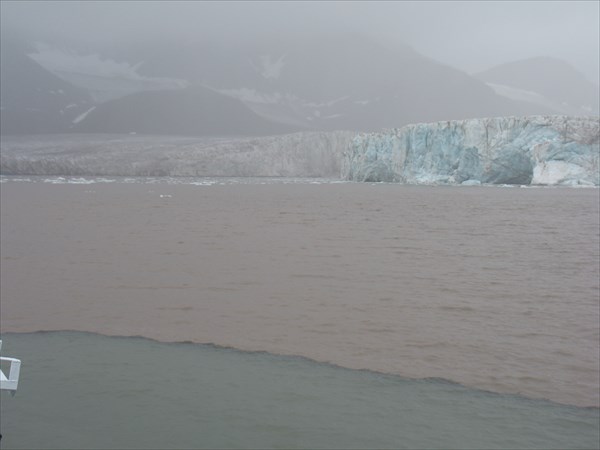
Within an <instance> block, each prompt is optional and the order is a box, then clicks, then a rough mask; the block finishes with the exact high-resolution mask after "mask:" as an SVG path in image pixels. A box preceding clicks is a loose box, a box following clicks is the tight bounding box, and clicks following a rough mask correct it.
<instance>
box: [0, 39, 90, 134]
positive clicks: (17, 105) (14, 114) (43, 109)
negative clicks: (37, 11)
mask: <svg viewBox="0 0 600 450" xmlns="http://www.w3.org/2000/svg"><path fill="white" fill-rule="evenodd" d="M29 50H30V49H29V47H27V46H26V45H24V44H23V43H19V42H16V41H14V40H12V39H10V38H9V37H7V36H3V37H2V46H1V52H0V56H1V64H0V107H1V115H0V117H1V122H0V124H1V132H2V134H3V135H4V134H39V133H64V132H67V131H68V130H69V127H70V125H71V123H72V121H73V120H74V119H75V118H76V117H77V116H79V115H80V114H81V113H82V112H83V111H85V110H86V109H88V108H89V107H90V105H91V103H92V99H91V97H90V96H89V94H88V93H87V92H86V91H85V90H84V89H81V88H78V87H75V86H73V85H72V84H70V83H68V82H66V81H64V80H63V79H61V78H59V77H57V76H56V75H54V74H52V73H50V72H49V71H48V70H46V69H44V68H43V67H42V66H41V65H40V64H38V63H36V62H35V61H33V60H32V59H31V58H30V57H29V56H27V52H28V51H29Z"/></svg>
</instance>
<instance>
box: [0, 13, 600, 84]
mask: <svg viewBox="0 0 600 450" xmlns="http://www.w3.org/2000/svg"><path fill="white" fill-rule="evenodd" d="M1 7H2V28H3V30H6V29H11V30H16V31H19V32H21V33H22V34H24V35H27V36H31V37H33V38H35V39H48V38H54V39H57V38H63V39H67V40H70V41H75V42H79V43H81V42H86V43H100V42H102V43H109V42H111V43H114V42H127V41H129V42H132V41H136V42H142V41H144V40H151V39H152V40H155V39H157V38H160V39H163V38H172V39H179V40H182V41H188V42H189V41H202V40H206V39H214V40H218V41H239V40H247V39H252V38H255V37H263V38H264V37H269V38H273V39H277V38H280V37H282V36H285V35H298V36H309V35H313V34H315V33H323V32H330V33H335V32H340V31H348V30H354V31H359V32H362V33H366V34H369V35H372V36H377V37H379V38H384V39H386V40H389V41H390V42H404V43H407V44H409V45H411V46H413V47H414V48H415V49H416V50H417V51H419V52H421V53H423V54H425V55H427V56H429V57H431V58H433V59H436V60H438V61H441V62H444V63H447V64H450V65H453V66H455V67H457V68H459V69H461V70H465V71H467V72H476V71H481V70H484V69H487V68H489V67H491V66H493V65H496V64H500V63H504V62H508V61H513V60H517V59H522V58H528V57H535V56H553V57H557V58H560V59H563V60H565V61H567V62H569V63H571V64H572V65H574V66H575V67H576V68H577V69H578V70H580V71H582V72H583V73H584V74H585V75H586V77H587V78H588V79H590V80H592V81H595V82H596V83H597V80H598V65H599V62H598V58H599V57H598V55H599V53H600V49H599V44H598V42H599V41H600V36H599V30H600V25H599V3H598V2H594V1H579V2H578V1H564V2H563V1H531V2H526V1H519V2H506V1H498V2H493V1H481V2H475V1H464V2H456V1H444V2H421V1H420V2H409V1H402V2H375V1H369V2H358V1H351V2H343V1H336V2H189V1H171V2H144V1H135V2H106V1H99V2H92V1H85V2H77V1H68V2H53V1H45V2H33V1H31V2H30V1H21V2H11V1H2V4H1Z"/></svg>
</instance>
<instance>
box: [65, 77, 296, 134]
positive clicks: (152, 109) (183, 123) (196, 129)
mask: <svg viewBox="0 0 600 450" xmlns="http://www.w3.org/2000/svg"><path fill="white" fill-rule="evenodd" d="M73 131H75V132H78V133H142V134H154V135H160V134H163V135H182V136H215V135H217V136H232V135H243V136H253V135H262V136H266V135H273V134H283V133H291V132H294V131H298V128H294V127H292V126H288V125H283V124H278V123H274V122H269V121H268V120H266V119H263V118H262V117H260V116H258V115H257V114H255V113H254V112H252V111H251V110H250V109H249V108H248V107H247V106H245V105H244V104H243V103H242V102H241V101H239V100H236V99H234V98H231V97H228V96H226V95H222V94H219V93H217V92H214V91H211V90H209V89H206V88H202V87H195V88H186V89H179V90H165V91H147V92H138V93H135V94H129V95H127V96H124V97H122V98H119V99H116V100H110V101H108V102H106V103H102V104H100V105H98V106H97V107H95V108H94V109H93V110H91V111H90V112H89V113H88V114H87V115H86V117H85V119H83V120H82V121H81V122H79V123H77V124H75V125H74V127H73Z"/></svg>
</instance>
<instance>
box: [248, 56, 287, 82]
mask: <svg viewBox="0 0 600 450" xmlns="http://www.w3.org/2000/svg"><path fill="white" fill-rule="evenodd" d="M285 56H286V55H282V56H280V57H279V58H277V59H272V57H271V55H261V56H260V57H259V60H260V64H259V66H256V65H255V64H254V63H253V62H252V61H250V63H251V64H252V66H253V67H254V69H255V70H256V71H257V72H258V73H260V74H261V75H262V76H263V78H265V79H267V80H277V79H278V78H279V77H280V76H281V71H282V70H283V67H284V66H285V61H284V60H285Z"/></svg>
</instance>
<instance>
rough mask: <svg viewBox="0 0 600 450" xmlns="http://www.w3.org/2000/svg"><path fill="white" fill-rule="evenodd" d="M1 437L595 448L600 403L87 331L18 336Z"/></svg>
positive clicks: (51, 441)
mask: <svg viewBox="0 0 600 450" xmlns="http://www.w3.org/2000/svg"><path fill="white" fill-rule="evenodd" d="M2 337H3V340H4V343H3V345H4V346H3V353H4V354H5V355H10V356H14V357H18V358H21V359H22V361H23V365H22V376H21V381H20V385H19V390H18V392H17V395H16V396H15V397H10V396H9V395H6V394H5V393H3V394H2V403H1V413H2V415H1V419H2V421H1V425H2V434H3V435H4V436H3V439H2V441H1V444H2V448H62V449H69V448H78V449H84V448H408V449H416V448H428V449H430V448H444V449H450V448H461V449H469V448H477V449H488V448H501V449H509V448H519V449H524V448H536V449H541V448H543V449H554V448H561V449H563V448H564V449H583V448H598V447H599V443H600V431H599V427H600V425H599V420H600V414H599V409H598V408H578V407H573V406H565V405H560V404H556V403H552V402H548V401H541V400H530V399H526V398H522V397H519V396H514V395H501V394H494V393H489V392H484V391H480V390H473V389H468V388H466V387H464V386H461V385H458V384H454V383H449V382H446V381H443V380H435V379H432V380H411V379H406V378H402V377H398V376H392V375H383V374H378V373H374V372H369V371H357V370H349V369H343V368H340V367H336V366H331V365H328V364H320V363H315V362H312V361H310V360H307V359H304V358H295V357H283V356H276V355H272V354H268V353H249V352H241V351H237V350H231V349H224V348H217V347H213V346H207V345H197V344H188V343H176V344H173V343H160V342H157V341H152V340H149V339H145V338H117V337H106V336H101V335H97V334H90V333H80V332H40V333H23V334H21V333H16V334H15V333H8V334H4V335H3V336H2Z"/></svg>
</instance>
